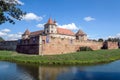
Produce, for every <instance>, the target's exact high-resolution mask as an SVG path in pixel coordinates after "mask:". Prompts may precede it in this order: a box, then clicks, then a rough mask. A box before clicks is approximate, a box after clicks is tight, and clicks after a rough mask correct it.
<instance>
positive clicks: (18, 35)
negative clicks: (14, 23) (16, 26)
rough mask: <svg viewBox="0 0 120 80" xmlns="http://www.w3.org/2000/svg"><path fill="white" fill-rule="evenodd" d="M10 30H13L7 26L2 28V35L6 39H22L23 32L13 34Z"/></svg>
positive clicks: (0, 35) (0, 31)
mask: <svg viewBox="0 0 120 80" xmlns="http://www.w3.org/2000/svg"><path fill="white" fill-rule="evenodd" d="M9 32H11V30H10V29H7V28H5V29H2V30H0V37H2V38H4V39H5V40H17V39H20V38H21V35H22V34H23V33H22V32H18V33H16V34H11V33H9Z"/></svg>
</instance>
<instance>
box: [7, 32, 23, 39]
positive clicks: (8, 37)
mask: <svg viewBox="0 0 120 80" xmlns="http://www.w3.org/2000/svg"><path fill="white" fill-rule="evenodd" d="M21 35H22V32H18V33H16V34H8V35H7V40H18V39H21Z"/></svg>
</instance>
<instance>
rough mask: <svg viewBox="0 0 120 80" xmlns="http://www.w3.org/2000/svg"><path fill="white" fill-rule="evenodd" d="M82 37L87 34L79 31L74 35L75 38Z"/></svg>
mask: <svg viewBox="0 0 120 80" xmlns="http://www.w3.org/2000/svg"><path fill="white" fill-rule="evenodd" d="M84 35H87V34H86V33H84V32H83V31H82V30H79V31H78V32H77V33H76V36H84Z"/></svg>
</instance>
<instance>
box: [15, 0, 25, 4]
mask: <svg viewBox="0 0 120 80" xmlns="http://www.w3.org/2000/svg"><path fill="white" fill-rule="evenodd" d="M15 1H17V3H18V4H20V5H24V3H23V2H21V1H20V0H15Z"/></svg>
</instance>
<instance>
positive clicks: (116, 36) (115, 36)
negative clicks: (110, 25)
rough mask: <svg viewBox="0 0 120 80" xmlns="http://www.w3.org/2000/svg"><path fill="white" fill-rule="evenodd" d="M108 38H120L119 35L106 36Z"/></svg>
mask: <svg viewBox="0 0 120 80" xmlns="http://www.w3.org/2000/svg"><path fill="white" fill-rule="evenodd" d="M108 38H120V33H118V34H116V35H114V36H108Z"/></svg>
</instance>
